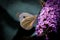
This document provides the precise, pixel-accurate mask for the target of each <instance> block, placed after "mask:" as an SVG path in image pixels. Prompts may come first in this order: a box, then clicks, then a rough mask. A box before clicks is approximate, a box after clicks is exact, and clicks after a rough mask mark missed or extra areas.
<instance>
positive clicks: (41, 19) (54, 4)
mask: <svg viewBox="0 0 60 40" xmlns="http://www.w3.org/2000/svg"><path fill="white" fill-rule="evenodd" d="M59 2H60V1H59V0H47V2H46V4H45V6H44V7H43V8H42V10H41V12H40V13H39V15H38V18H37V20H38V23H37V25H36V31H35V33H36V35H37V36H41V35H43V33H44V31H47V32H52V31H55V32H56V26H57V21H58V19H59V11H60V6H59V4H60V3H59ZM47 29H48V30H47Z"/></svg>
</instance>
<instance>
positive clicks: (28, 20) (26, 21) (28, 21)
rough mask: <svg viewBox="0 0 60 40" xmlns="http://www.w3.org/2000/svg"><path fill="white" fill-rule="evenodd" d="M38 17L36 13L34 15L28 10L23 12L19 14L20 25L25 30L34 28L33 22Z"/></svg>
mask: <svg viewBox="0 0 60 40" xmlns="http://www.w3.org/2000/svg"><path fill="white" fill-rule="evenodd" d="M36 17H37V16H36V15H32V14H30V13H28V12H23V13H21V14H18V18H19V21H20V25H21V27H22V28H23V29H25V30H30V29H32V28H33V23H34V21H35V19H36Z"/></svg>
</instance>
